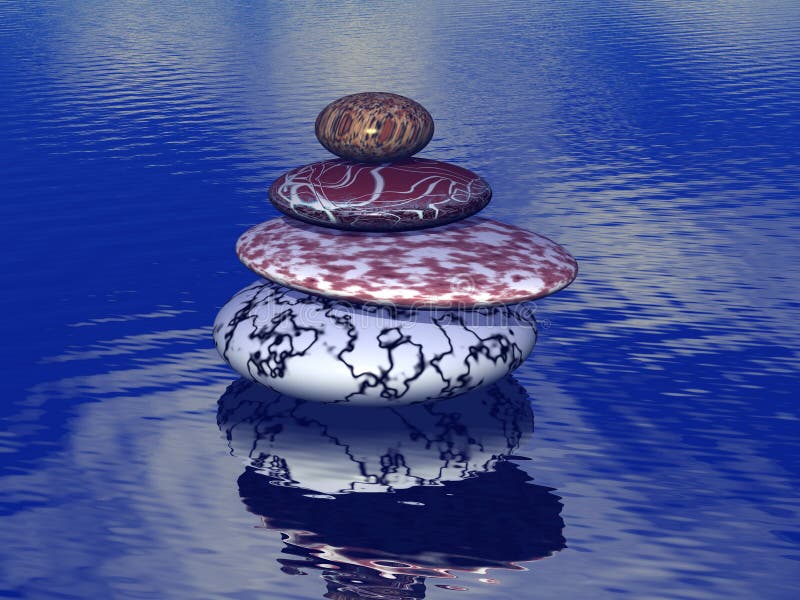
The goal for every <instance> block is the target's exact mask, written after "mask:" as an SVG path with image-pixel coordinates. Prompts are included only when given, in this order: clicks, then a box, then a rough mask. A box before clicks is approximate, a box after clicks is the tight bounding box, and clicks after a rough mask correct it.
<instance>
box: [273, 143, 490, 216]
mask: <svg viewBox="0 0 800 600" xmlns="http://www.w3.org/2000/svg"><path fill="white" fill-rule="evenodd" d="M491 196H492V191H491V188H490V187H489V184H488V183H486V181H485V180H484V179H482V178H481V177H479V176H478V175H476V174H475V173H473V172H472V171H469V170H467V169H464V168H463V167H459V166H457V165H451V164H449V163H445V162H441V161H438V160H428V159H424V158H410V159H406V160H403V161H398V162H395V163H384V164H367V163H359V162H354V161H348V160H342V159H335V160H325V161H322V162H316V163H312V164H310V165H304V166H302V167H298V168H296V169H292V170H291V171H289V172H287V173H285V174H284V175H281V176H280V177H279V178H278V179H276V180H275V182H274V183H273V184H272V186H271V187H270V189H269V199H270V201H271V202H272V204H273V205H275V207H276V208H277V209H278V210H280V211H281V212H283V213H285V214H287V215H288V216H290V217H294V218H297V219H301V220H303V221H307V222H309V223H312V224H316V225H322V226H325V227H335V228H341V229H357V230H364V231H391V230H395V231H403V230H408V229H419V228H423V227H434V226H437V225H444V224H446V223H450V222H452V221H456V220H458V219H463V218H465V217H468V216H470V215H473V214H475V213H477V212H478V211H479V210H481V209H482V208H483V207H484V206H486V204H487V203H488V202H489V199H490V198H491Z"/></svg>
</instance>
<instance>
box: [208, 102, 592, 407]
mask: <svg viewBox="0 0 800 600" xmlns="http://www.w3.org/2000/svg"><path fill="white" fill-rule="evenodd" d="M316 133H317V137H318V138H319V140H320V142H321V143H322V145H323V146H325V148H327V149H328V150H330V151H331V152H334V153H335V154H337V155H339V156H340V157H341V159H336V160H327V161H322V162H318V163H313V164H311V165H306V166H303V167H299V168H297V169H293V170H291V171H289V172H288V173H286V174H284V175H282V176H281V177H279V178H278V179H277V180H276V181H275V182H274V184H273V185H272V187H271V188H270V200H271V201H272V203H273V204H274V205H275V206H276V207H277V208H278V209H279V210H280V211H282V212H283V213H285V214H286V215H288V216H289V217H293V218H288V219H287V218H279V219H272V220H269V221H266V222H265V223H261V224H259V225H256V226H255V227H253V228H251V229H250V230H248V231H247V232H245V233H244V234H243V235H242V236H241V237H240V238H239V241H238V243H237V254H238V255H239V258H240V259H241V261H242V262H243V263H244V264H245V265H246V266H247V267H249V268H250V269H252V270H253V271H255V272H256V273H258V274H259V275H261V276H262V277H265V278H266V279H267V280H269V281H264V280H260V281H258V282H256V283H254V284H252V285H251V286H249V287H247V288H245V289H244V290H242V291H240V292H239V293H238V294H236V295H235V296H234V297H233V298H232V299H231V300H230V301H229V302H228V304H226V305H225V306H224V307H223V308H222V310H221V311H220V313H219V315H218V316H217V320H216V323H215V326H214V338H215V342H216V344H217V349H218V350H219V352H220V354H222V356H223V357H224V358H225V360H227V361H228V363H229V364H230V365H231V366H232V367H233V368H234V369H235V370H236V371H238V372H239V373H241V374H242V375H244V376H245V377H247V378H249V379H251V380H253V381H257V382H259V383H263V384H265V385H268V386H270V387H272V388H274V389H276V390H278V391H279V392H281V393H285V394H290V395H294V396H298V397H302V398H305V399H312V400H322V401H327V402H349V403H355V404H405V403H412V402H421V401H426V400H432V399H437V398H448V397H452V396H456V395H459V394H462V393H464V392H467V391H469V390H472V389H475V388H478V387H481V386H484V385H487V384H489V383H492V382H494V381H497V380H498V379H500V378H501V377H503V376H504V375H506V374H507V373H509V372H510V371H512V370H513V369H515V368H517V367H518V366H519V365H520V364H521V363H522V361H524V360H525V358H526V357H527V356H528V355H529V354H530V352H531V351H532V350H533V346H534V344H535V341H536V323H535V320H534V319H533V316H532V314H531V311H530V310H527V309H526V307H525V305H524V304H520V303H523V302H525V301H528V300H533V299H535V298H539V297H542V296H545V295H547V294H550V293H553V292H555V291H558V290H559V289H561V288H563V287H565V286H566V285H568V284H569V283H570V282H571V281H572V280H573V279H574V278H575V275H576V273H577V264H576V262H575V260H574V259H573V258H572V257H571V256H570V255H569V254H568V253H567V252H566V251H565V250H564V249H563V248H561V247H560V246H558V245H557V244H555V243H554V242H552V241H550V240H548V239H547V238H544V237H542V236H539V235H537V234H535V233H532V232H530V231H526V230H524V229H520V228H517V227H513V226H510V225H506V224H503V223H499V222H496V221H491V220H488V219H482V218H478V217H472V216H471V215H474V214H475V213H476V212H478V211H479V210H481V209H482V208H483V207H484V206H486V204H487V203H488V202H489V199H490V197H491V190H490V189H489V186H488V184H487V183H486V182H485V181H484V180H483V179H481V178H480V177H478V176H477V175H475V174H474V173H472V172H470V171H468V170H466V169H463V168H461V167H457V166H455V165H450V164H447V163H443V162H439V161H434V160H426V159H418V158H410V157H411V156H412V155H413V154H414V153H416V152H418V151H419V150H421V149H422V148H423V147H424V146H425V145H426V144H427V143H428V141H429V140H430V139H431V136H432V135H433V120H432V119H431V116H430V114H428V112H427V111H426V110H425V109H424V108H423V107H422V106H420V105H419V104H417V103H416V102H414V101H413V100H409V99H408V98H404V97H402V96H397V95H394V94H386V93H377V92H367V93H363V94H354V95H352V96H345V97H344V98H340V99H339V100H336V101H335V102H333V103H331V104H330V105H328V106H327V107H326V108H325V109H324V110H323V111H322V112H321V113H320V115H319V117H318V118H317V123H316ZM434 227H435V229H431V228H434Z"/></svg>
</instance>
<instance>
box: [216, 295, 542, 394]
mask: <svg viewBox="0 0 800 600" xmlns="http://www.w3.org/2000/svg"><path fill="white" fill-rule="evenodd" d="M214 341H215V343H216V346H217V350H218V351H219V353H220V354H221V355H222V357H223V358H224V359H225V360H226V361H227V362H228V364H229V365H230V366H231V367H232V368H233V369H234V370H235V371H237V372H238V373H239V374H241V375H243V376H244V377H246V378H248V379H250V380H252V381H256V382H258V383H262V384H264V385H267V386H269V387H271V388H272V389H274V390H276V391H278V392H280V393H282V394H288V395H291V396H295V397H298V398H302V399H306V400H316V401H322V402H340V403H352V404H361V405H398V404H411V403H415V402H425V401H428V400H434V399H439V398H450V397H453V396H457V395H459V394H463V393H465V392H468V391H470V390H474V389H477V388H479V387H481V386H484V385H488V384H490V383H493V382H495V381H497V380H499V379H500V378H501V377H503V376H505V375H506V374H508V373H510V372H511V371H513V370H514V369H516V368H517V367H519V365H520V364H522V362H523V361H524V360H525V359H526V358H527V357H528V355H529V354H530V353H531V351H532V350H533V347H534V344H535V343H536V321H535V319H534V317H533V312H532V310H531V307H530V306H528V305H524V304H520V305H509V306H491V307H481V308H474V309H464V310H461V309H452V308H449V309H444V308H442V309H415V308H407V307H391V306H385V305H381V306H378V305H366V304H350V303H348V302H344V301H341V300H335V299H332V298H325V297H322V296H317V295H313V294H308V293H306V292H301V291H298V290H294V289H290V288H287V287H284V286H281V285H278V284H276V283H274V282H271V281H267V280H263V279H262V280H259V281H256V282H255V283H253V284H252V285H250V286H248V287H246V288H245V289H243V290H241V291H240V292H238V293H237V294H236V295H235V296H234V297H233V298H231V300H230V301H229V302H228V303H227V304H226V305H225V306H223V307H222V309H221V310H220V312H219V314H218V315H217V318H216V321H215V324H214Z"/></svg>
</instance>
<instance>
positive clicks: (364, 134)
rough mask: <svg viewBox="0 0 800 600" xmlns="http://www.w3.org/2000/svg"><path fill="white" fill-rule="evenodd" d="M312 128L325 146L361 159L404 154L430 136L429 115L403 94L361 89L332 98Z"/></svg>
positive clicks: (385, 159) (390, 158) (380, 159)
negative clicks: (355, 92) (361, 90)
mask: <svg viewBox="0 0 800 600" xmlns="http://www.w3.org/2000/svg"><path fill="white" fill-rule="evenodd" d="M314 132H315V133H316V135H317V139H318V140H319V142H320V144H322V145H323V146H324V147H325V149H326V150H328V151H329V152H332V153H333V154H335V155H336V156H340V157H342V158H345V159H349V160H356V161H363V162H389V161H393V160H400V159H402V158H408V157H409V156H412V155H414V154H416V153H417V152H419V151H420V150H422V149H423V148H424V147H425V146H427V145H428V142H429V141H430V140H431V137H433V118H432V117H431V115H430V113H429V112H428V111H427V110H425V108H424V107H423V106H422V105H421V104H418V103H417V102H414V101H413V100H411V99H410V98H406V97H405V96H399V95H397V94H390V93H387V92H362V93H360V94H351V95H349V96H344V97H342V98H339V99H338V100H334V101H333V102H331V103H330V104H329V105H328V106H326V107H325V108H324V109H322V112H320V113H319V116H318V117H317V121H316V124H315V126H314Z"/></svg>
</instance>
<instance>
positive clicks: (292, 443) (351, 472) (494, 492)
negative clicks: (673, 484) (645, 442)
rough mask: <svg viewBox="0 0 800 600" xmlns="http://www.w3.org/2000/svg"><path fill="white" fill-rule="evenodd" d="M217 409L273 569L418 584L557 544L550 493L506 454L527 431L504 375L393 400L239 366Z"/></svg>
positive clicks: (370, 582) (376, 591)
mask: <svg viewBox="0 0 800 600" xmlns="http://www.w3.org/2000/svg"><path fill="white" fill-rule="evenodd" d="M218 423H219V426H220V429H222V430H223V431H225V433H226V436H227V438H228V440H229V444H230V447H231V449H232V451H233V453H234V454H236V455H238V456H240V457H242V458H245V459H246V464H247V466H246V468H245V472H244V473H243V474H242V475H241V477H240V478H239V481H238V484H239V495H240V496H241V498H242V500H243V502H244V503H245V505H246V506H247V509H248V510H249V511H250V512H252V513H254V514H257V515H259V516H261V517H262V519H263V523H264V525H265V527H266V528H268V529H271V530H277V531H280V532H281V533H282V534H283V536H284V542H285V544H286V547H285V549H284V553H285V554H286V555H287V556H285V557H283V558H281V559H279V562H280V563H281V566H282V570H283V571H284V572H286V573H291V574H305V573H306V572H307V570H308V569H318V570H321V571H322V576H323V578H324V579H325V580H326V581H327V585H328V594H326V596H325V597H326V598H361V597H371V598H385V597H392V598H423V597H424V596H425V585H424V581H425V578H426V577H453V575H452V574H450V573H449V571H450V570H461V571H471V572H484V571H485V570H486V569H488V568H505V569H519V568H521V567H519V566H517V564H516V563H518V562H522V561H531V560H536V559H538V558H543V557H546V556H549V555H551V554H552V553H554V552H557V551H559V550H561V549H562V548H564V547H565V540H564V537H563V536H562V529H563V527H564V523H563V520H562V519H561V516H560V512H561V503H560V501H559V500H560V498H559V497H558V496H556V495H554V494H553V493H552V488H546V487H543V486H538V485H534V484H533V483H531V478H530V476H528V475H527V474H526V473H525V472H524V471H523V470H521V469H520V468H519V467H518V466H517V465H516V464H514V463H513V462H511V461H510V460H509V457H512V458H517V459H519V458H521V457H513V453H514V451H515V450H516V449H517V448H518V447H519V446H520V443H521V441H522V440H523V439H524V438H525V437H527V436H530V435H531V433H532V431H533V414H532V411H531V407H530V401H529V398H528V396H527V394H526V392H525V390H524V388H522V386H520V385H519V384H518V383H517V382H516V381H515V380H514V379H513V378H510V377H507V378H505V379H503V380H501V381H500V382H498V383H497V384H495V385H493V386H490V387H488V388H486V389H484V390H482V391H480V392H472V393H470V394H466V395H464V396H461V397H460V398H456V399H452V400H446V401H442V402H438V403H434V404H428V405H414V406H404V407H397V408H371V407H343V406H332V405H329V404H318V403H313V402H304V401H302V400H297V399H294V398H290V397H287V396H283V395H281V394H278V393H277V392H274V391H272V390H269V389H267V388H265V387H262V386H260V385H258V384H254V383H251V382H248V381H245V380H239V381H237V382H235V383H234V384H232V385H231V386H230V387H229V388H228V390H227V391H226V393H225V394H224V395H223V396H222V398H221V399H220V401H219V412H218ZM366 492H372V493H366Z"/></svg>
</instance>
